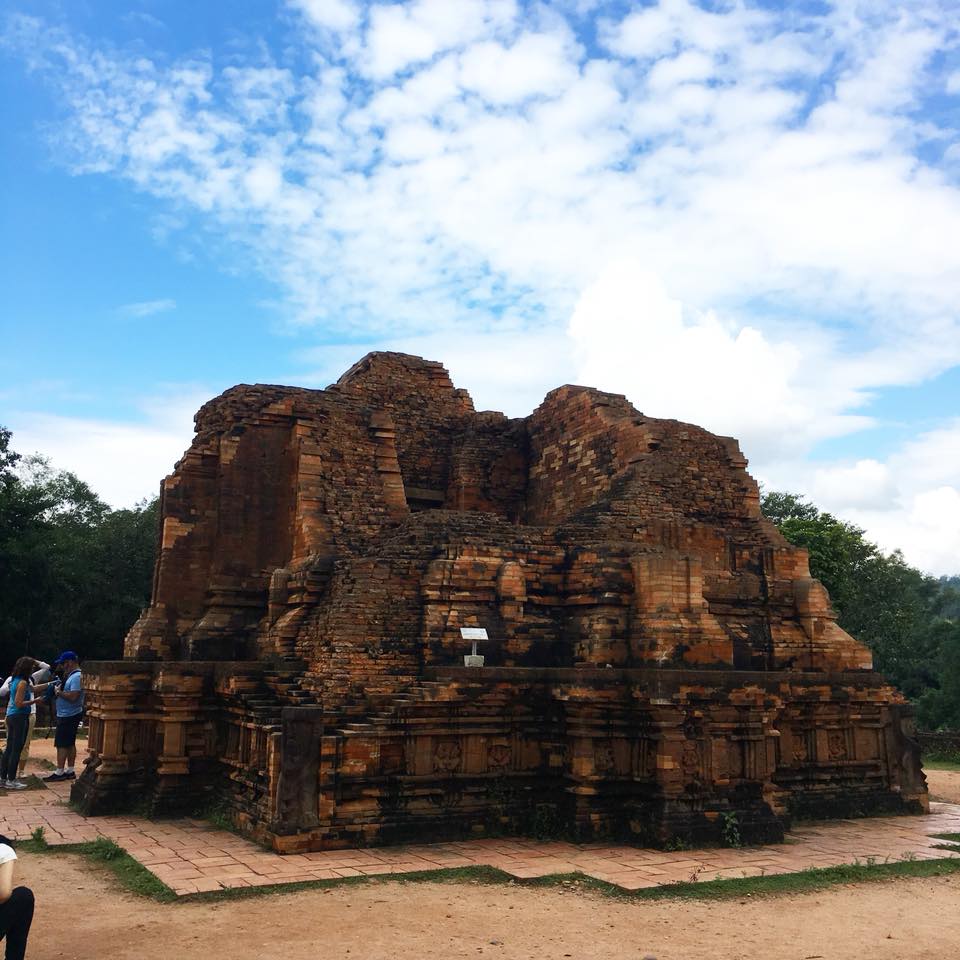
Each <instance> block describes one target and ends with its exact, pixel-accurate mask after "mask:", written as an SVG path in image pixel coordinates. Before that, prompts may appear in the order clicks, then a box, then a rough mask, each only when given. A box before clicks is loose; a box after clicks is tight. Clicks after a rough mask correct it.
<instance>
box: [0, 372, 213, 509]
mask: <svg viewBox="0 0 960 960" xmlns="http://www.w3.org/2000/svg"><path fill="white" fill-rule="evenodd" d="M209 397H210V393H209V392H208V391H207V390H206V389H203V388H200V387H197V386H195V385H184V386H168V387H166V388H165V389H164V390H163V391H162V392H160V393H158V394H157V395H156V396H152V397H148V398H145V399H143V400H142V401H139V408H140V416H139V417H137V418H136V419H131V420H130V421H128V422H120V421H117V420H108V419H102V418H94V417H73V416H59V415H54V414H49V413H36V412H31V411H30V410H13V411H10V412H8V414H6V415H5V419H6V421H7V426H8V427H9V428H10V429H11V430H12V431H13V441H12V446H13V447H14V449H15V450H16V451H17V452H18V453H21V454H31V453H35V452H37V453H41V454H43V456H45V457H49V458H50V461H51V462H52V464H53V466H54V467H55V468H57V469H59V470H69V471H70V472H71V473H75V474H76V475H77V476H78V477H80V479H81V480H83V481H85V482H86V483H87V484H88V485H89V486H90V488H91V489H92V490H93V491H94V492H95V493H96V494H98V495H99V496H100V497H101V498H102V499H103V500H105V501H106V502H107V503H108V504H110V506H112V507H130V506H133V505H134V504H135V503H137V502H138V501H140V500H142V499H143V498H144V497H154V496H156V494H157V493H158V492H159V490H160V481H161V480H162V479H163V478H164V477H165V476H167V474H169V473H170V472H171V471H172V470H173V465H174V463H176V461H177V460H179V459H180V457H181V456H182V455H183V453H184V451H185V450H186V449H187V448H188V447H189V446H190V442H191V439H192V437H193V415H194V413H195V412H196V410H197V409H198V408H199V407H200V405H201V404H202V403H203V402H205V401H206V400H207V399H209Z"/></svg>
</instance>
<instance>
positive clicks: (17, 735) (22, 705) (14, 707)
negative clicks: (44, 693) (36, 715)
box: [0, 657, 37, 790]
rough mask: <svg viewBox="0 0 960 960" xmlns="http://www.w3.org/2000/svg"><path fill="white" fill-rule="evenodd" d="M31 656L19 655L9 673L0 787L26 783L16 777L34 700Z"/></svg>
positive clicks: (8, 788) (33, 664)
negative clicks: (31, 680)
mask: <svg viewBox="0 0 960 960" xmlns="http://www.w3.org/2000/svg"><path fill="white" fill-rule="evenodd" d="M36 665H37V664H36V661H35V660H34V659H33V658H32V657H21V658H20V659H19V660H18V661H17V662H16V663H15V664H14V665H13V671H12V672H11V674H10V678H11V680H10V702H9V703H8V704H7V745H6V747H5V748H4V751H3V756H2V757H0V787H4V788H5V789H7V790H23V789H25V788H26V786H27V785H26V784H25V783H24V782H23V781H22V780H18V779H17V768H18V767H19V765H20V753H21V752H22V750H23V744H24V741H25V740H26V738H27V730H28V729H29V727H30V707H31V705H32V704H34V703H35V702H36V700H35V699H34V698H33V697H31V696H30V674H31V673H33V671H34V668H35V667H36Z"/></svg>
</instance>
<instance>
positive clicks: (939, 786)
mask: <svg viewBox="0 0 960 960" xmlns="http://www.w3.org/2000/svg"><path fill="white" fill-rule="evenodd" d="M923 772H924V773H925V774H926V775H927V789H928V790H929V791H930V799H931V800H943V801H945V802H946V803H960V771H958V770H931V769H930V768H929V767H924V770H923Z"/></svg>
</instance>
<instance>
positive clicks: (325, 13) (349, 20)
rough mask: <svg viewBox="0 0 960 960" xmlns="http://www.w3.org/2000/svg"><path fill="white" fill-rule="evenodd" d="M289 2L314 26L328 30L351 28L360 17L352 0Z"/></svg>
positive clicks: (289, 0) (294, 0)
mask: <svg viewBox="0 0 960 960" xmlns="http://www.w3.org/2000/svg"><path fill="white" fill-rule="evenodd" d="M287 3H288V5H289V6H290V7H292V8H293V9H294V10H297V11H299V12H300V13H302V14H303V15H304V16H305V17H306V18H307V20H308V21H309V22H310V23H312V24H313V25H314V26H316V27H321V28H323V29H326V30H335V31H345V30H350V29H351V28H353V27H355V26H356V25H357V23H358V21H359V19H360V15H359V12H358V10H357V8H356V6H355V5H354V4H352V3H350V0H287Z"/></svg>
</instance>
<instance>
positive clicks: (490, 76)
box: [460, 33, 578, 104]
mask: <svg viewBox="0 0 960 960" xmlns="http://www.w3.org/2000/svg"><path fill="white" fill-rule="evenodd" d="M577 72H578V71H577V66H576V58H575V57H571V52H570V50H569V41H568V40H567V38H565V37H564V36H562V35H557V34H543V33H540V34H536V33H532V34H526V35H524V36H522V37H521V38H520V39H519V40H517V42H516V43H515V44H514V45H513V46H512V47H505V46H503V45H501V44H499V43H493V42H489V43H477V44H474V45H473V46H472V47H471V48H470V49H469V50H468V51H466V53H464V55H463V59H462V62H461V66H460V82H461V83H462V84H463V86H464V87H465V88H466V89H467V90H470V91H473V92H476V93H479V94H480V96H482V97H483V98H484V99H486V100H489V101H490V102H491V103H495V104H511V103H520V102H521V101H523V100H526V99H528V98H529V97H535V96H547V97H555V96H559V95H560V94H561V93H562V92H563V91H564V90H565V89H566V88H567V87H568V86H569V85H570V84H571V83H572V82H573V81H574V80H575V79H576V77H577Z"/></svg>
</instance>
